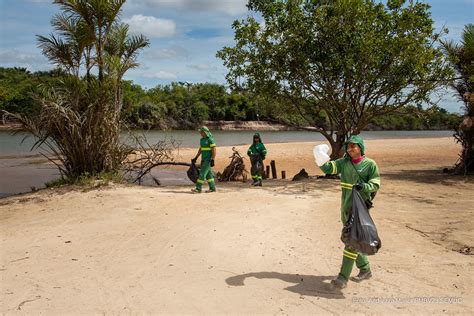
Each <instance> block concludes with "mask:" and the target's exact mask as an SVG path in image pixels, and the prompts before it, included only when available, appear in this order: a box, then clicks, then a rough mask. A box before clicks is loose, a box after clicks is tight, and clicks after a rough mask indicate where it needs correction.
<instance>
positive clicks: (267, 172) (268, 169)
mask: <svg viewBox="0 0 474 316" xmlns="http://www.w3.org/2000/svg"><path fill="white" fill-rule="evenodd" d="M268 178H270V166H269V165H267V170H266V172H265V179H268Z"/></svg>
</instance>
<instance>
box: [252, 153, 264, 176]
mask: <svg viewBox="0 0 474 316" xmlns="http://www.w3.org/2000/svg"><path fill="white" fill-rule="evenodd" d="M250 162H251V164H252V167H251V168H250V174H251V175H252V180H253V181H254V182H255V181H262V179H263V177H262V168H263V161H262V159H261V158H260V155H258V156H257V155H252V156H250Z"/></svg>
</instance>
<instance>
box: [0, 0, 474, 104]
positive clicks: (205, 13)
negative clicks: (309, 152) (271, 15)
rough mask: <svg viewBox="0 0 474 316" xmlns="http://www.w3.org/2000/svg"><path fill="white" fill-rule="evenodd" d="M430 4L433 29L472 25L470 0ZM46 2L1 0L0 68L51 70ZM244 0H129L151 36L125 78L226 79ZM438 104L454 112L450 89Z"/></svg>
mask: <svg viewBox="0 0 474 316" xmlns="http://www.w3.org/2000/svg"><path fill="white" fill-rule="evenodd" d="M424 2H427V3H429V4H430V5H431V6H432V16H433V19H434V21H435V25H436V27H438V28H440V27H442V26H443V25H445V26H446V27H448V29H449V30H450V32H449V34H448V35H447V38H448V39H453V40H456V41H457V40H459V38H460V35H461V33H462V30H463V28H464V25H465V24H467V23H474V18H473V17H474V0H425V1H424ZM51 3H52V1H50V0H0V66H3V67H12V66H21V67H27V68H28V69H30V70H31V71H37V70H44V69H49V68H52V65H50V64H48V60H47V59H46V58H45V57H43V56H42V54H41V51H40V50H39V49H38V48H37V47H36V38H35V35H36V34H41V35H47V34H49V33H51V31H52V28H51V26H50V19H51V17H52V16H53V14H54V13H56V12H57V8H56V6H54V5H52V4H51ZM245 3H246V0H128V1H127V3H126V4H125V6H124V10H123V14H122V19H123V20H124V21H125V22H127V23H128V24H130V26H131V29H132V30H134V31H136V32H140V33H143V34H145V35H146V36H147V37H148V38H150V41H151V46H150V47H149V48H148V49H146V50H145V51H143V52H142V54H141V55H140V57H139V62H140V67H139V68H138V69H134V70H133V71H130V72H129V73H128V74H127V76H126V79H130V80H133V81H134V82H136V83H139V84H141V85H143V86H144V87H147V88H151V87H154V86H155V85H157V84H167V83H170V82H172V81H189V82H193V83H196V82H217V83H225V74H226V69H225V67H224V66H223V65H222V62H221V61H220V60H219V59H217V58H216V57H215V54H216V52H217V51H218V50H219V49H221V48H222V47H223V46H232V45H233V31H232V28H231V24H232V22H233V21H234V20H235V19H240V18H243V17H245V16H246V15H247V14H248V12H247V9H246V7H245ZM442 94H443V95H444V96H443V97H442V100H441V101H440V103H439V105H440V106H442V107H444V108H446V109H448V110H449V111H455V112H457V111H459V108H460V107H461V104H460V103H459V102H457V101H456V100H455V99H454V98H453V97H452V96H451V92H446V93H442Z"/></svg>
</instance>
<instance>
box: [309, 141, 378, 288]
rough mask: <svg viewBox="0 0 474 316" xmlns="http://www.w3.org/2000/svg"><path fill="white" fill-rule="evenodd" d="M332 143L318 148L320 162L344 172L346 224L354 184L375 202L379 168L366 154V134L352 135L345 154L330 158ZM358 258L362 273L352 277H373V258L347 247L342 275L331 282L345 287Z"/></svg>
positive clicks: (327, 170)
mask: <svg viewBox="0 0 474 316" xmlns="http://www.w3.org/2000/svg"><path fill="white" fill-rule="evenodd" d="M328 151H329V147H328V146H327V145H326V144H323V145H318V146H316V147H315V149H314V156H315V158H316V163H317V165H318V166H319V167H320V168H321V170H322V171H323V172H324V173H326V174H334V175H335V174H340V175H341V188H342V199H341V220H342V223H343V224H346V223H347V222H348V220H349V219H350V215H351V209H352V188H353V187H354V188H355V189H356V190H358V191H359V192H360V193H361V196H362V197H363V198H364V200H365V201H366V204H367V203H369V204H370V203H371V201H372V199H373V197H374V196H375V192H377V190H379V188H380V176H379V169H378V167H377V164H376V163H375V161H373V160H372V159H370V158H367V157H366V156H365V145H364V140H363V139H362V137H360V136H358V135H356V136H352V137H351V138H350V139H349V140H348V141H347V142H346V143H345V145H344V152H345V154H344V157H343V158H340V159H337V160H335V161H329V160H330V159H329V155H328ZM354 262H355V263H356V265H357V268H359V274H358V275H357V276H356V277H353V278H351V280H352V281H355V282H361V281H363V280H366V279H369V278H370V277H372V272H371V270H370V266H369V260H368V258H367V256H366V255H364V254H362V253H358V252H357V251H355V250H353V249H350V248H349V247H345V249H344V251H343V257H342V266H341V270H340V272H339V275H338V276H337V278H336V279H335V280H332V281H331V284H332V285H333V286H334V287H336V288H341V289H342V288H345V287H346V286H347V281H348V280H349V277H350V274H351V272H352V268H353V266H354Z"/></svg>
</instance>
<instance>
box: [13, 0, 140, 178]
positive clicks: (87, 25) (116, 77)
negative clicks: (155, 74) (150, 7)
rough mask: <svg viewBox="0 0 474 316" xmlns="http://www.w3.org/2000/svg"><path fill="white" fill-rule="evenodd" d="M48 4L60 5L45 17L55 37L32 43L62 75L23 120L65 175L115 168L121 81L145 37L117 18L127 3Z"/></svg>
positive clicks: (119, 151)
mask: <svg viewBox="0 0 474 316" xmlns="http://www.w3.org/2000/svg"><path fill="white" fill-rule="evenodd" d="M54 3H55V4H57V5H59V7H60V10H61V13H60V14H57V15H55V16H54V17H53V18H52V20H51V24H52V26H53V28H54V30H55V32H56V34H52V35H50V36H48V37H46V36H38V46H39V48H41V49H42V51H43V54H44V55H45V56H46V57H48V59H49V60H50V61H51V62H52V63H53V64H55V65H56V66H57V67H59V68H60V69H62V70H63V71H64V72H65V73H66V74H67V75H65V76H64V77H63V78H62V81H61V84H60V85H58V86H55V87H52V88H51V89H45V95H43V97H41V99H40V101H41V104H42V111H41V113H40V116H39V118H37V119H35V120H34V121H32V120H28V119H23V120H22V121H23V123H24V126H25V128H26V129H27V130H29V131H30V132H31V133H32V134H33V135H34V136H36V137H37V142H36V146H40V145H46V146H47V147H48V148H49V150H50V151H51V152H52V154H53V156H54V157H53V158H54V159H51V160H52V161H54V162H56V163H57V160H59V162H60V163H58V164H57V166H58V167H59V169H60V171H61V173H62V174H63V175H64V176H65V177H66V178H68V179H70V180H73V179H75V178H77V177H79V176H81V175H83V174H90V175H95V174H98V173H101V172H104V171H106V172H107V171H116V170H117V169H118V168H119V167H120V164H121V163H122V161H123V160H124V159H125V157H126V155H127V153H128V152H129V149H128V148H127V147H125V146H124V145H122V144H121V143H120V141H119V136H120V126H121V125H120V123H121V122H120V110H121V108H122V92H121V91H122V78H123V76H124V74H125V73H126V71H128V70H129V69H131V68H134V67H137V66H138V63H137V61H136V59H137V57H138V53H139V52H140V51H141V50H142V49H143V48H145V47H147V46H148V45H149V42H148V40H147V39H146V38H145V37H143V36H141V35H139V36H130V35H129V32H128V26H127V25H125V24H122V23H120V21H119V17H120V13H121V9H122V6H123V4H124V3H125V0H55V1H54Z"/></svg>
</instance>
